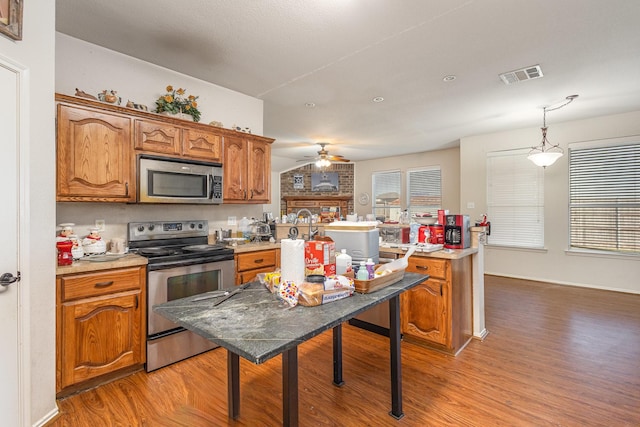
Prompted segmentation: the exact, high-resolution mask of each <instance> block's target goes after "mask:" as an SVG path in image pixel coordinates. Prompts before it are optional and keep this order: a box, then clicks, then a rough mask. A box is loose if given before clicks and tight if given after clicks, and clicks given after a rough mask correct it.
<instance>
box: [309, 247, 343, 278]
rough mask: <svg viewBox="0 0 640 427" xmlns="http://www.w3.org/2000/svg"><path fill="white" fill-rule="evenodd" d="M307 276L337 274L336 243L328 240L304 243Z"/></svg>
mask: <svg viewBox="0 0 640 427" xmlns="http://www.w3.org/2000/svg"><path fill="white" fill-rule="evenodd" d="M304 266H305V269H304V273H305V276H309V275H312V274H323V275H325V276H333V275H335V274H336V243H335V242H333V241H326V240H311V241H307V242H305V243H304Z"/></svg>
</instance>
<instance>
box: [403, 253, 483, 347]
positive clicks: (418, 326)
mask: <svg viewBox="0 0 640 427" xmlns="http://www.w3.org/2000/svg"><path fill="white" fill-rule="evenodd" d="M406 271H408V272H413V273H420V274H428V275H429V279H428V280H425V281H424V282H422V283H420V284H419V285H418V286H416V287H414V288H412V289H410V290H409V291H407V292H405V293H403V294H402V296H401V316H400V322H401V328H402V334H403V338H404V339H405V340H406V341H407V342H413V343H417V344H423V345H426V346H429V347H432V348H435V349H438V350H442V351H445V352H447V353H451V354H456V353H458V352H459V351H460V350H461V349H462V348H464V346H465V345H466V344H467V343H468V342H469V340H470V339H471V336H472V301H471V295H472V294H471V291H472V290H471V257H470V256H467V257H464V258H460V259H451V260H449V259H435V258H427V257H416V256H412V257H410V258H409V266H408V267H407V269H406Z"/></svg>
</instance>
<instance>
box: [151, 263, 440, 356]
mask: <svg viewBox="0 0 640 427" xmlns="http://www.w3.org/2000/svg"><path fill="white" fill-rule="evenodd" d="M426 278H428V276H425V275H422V274H416V273H405V275H404V278H403V279H402V280H401V281H399V282H397V283H394V284H392V285H389V286H387V287H385V288H382V289H380V290H378V291H375V292H372V293H369V294H359V293H354V294H353V296H351V297H348V298H344V299H341V300H338V301H334V302H331V303H328V304H323V305H318V306H315V307H304V306H300V305H298V306H296V307H293V308H290V307H288V306H287V305H286V304H285V303H284V302H282V301H280V300H278V299H277V297H276V295H275V294H272V293H270V292H269V291H268V290H267V288H265V287H264V286H263V285H262V284H260V282H253V283H251V284H250V286H249V287H248V288H247V289H245V290H243V291H241V292H239V293H238V294H236V295H234V296H233V297H231V298H230V299H228V300H226V301H225V302H223V303H221V304H220V305H218V306H215V307H214V306H213V304H214V302H215V300H216V299H215V298H212V299H208V300H202V301H194V299H195V298H197V296H192V297H188V298H183V299H179V300H174V301H169V302H167V303H164V304H160V305H156V306H154V307H153V310H154V311H155V312H156V313H158V314H160V315H162V316H164V317H166V318H168V319H170V320H172V321H173V322H175V323H177V324H179V325H181V326H183V327H185V328H186V329H189V330H191V331H193V332H195V333H197V334H198V335H201V336H203V337H205V338H207V339H209V340H211V341H213V342H215V343H217V344H219V345H220V346H222V347H224V348H226V349H228V350H230V351H232V352H233V353H235V354H237V355H239V356H242V357H243V358H245V359H247V360H249V361H251V362H253V363H256V364H259V363H263V362H265V361H267V360H269V359H271V358H272V357H274V356H277V355H278V354H280V353H282V352H284V351H286V350H289V349H291V348H293V347H295V346H297V345H299V344H302V343H303V342H305V341H306V340H308V339H310V338H313V337H314V336H316V335H319V334H320V333H322V332H324V331H326V330H327V329H331V328H333V327H335V326H337V325H339V324H341V323H343V322H345V321H347V320H349V319H351V318H352V317H354V316H356V315H357V314H359V313H362V312H363V311H365V310H367V309H369V308H371V307H373V306H374V305H376V304H379V303H383V301H388V300H389V299H391V298H393V297H395V296H398V295H399V294H401V293H402V292H404V291H406V290H407V289H410V288H412V287H414V286H415V285H417V284H418V283H420V282H422V281H424V280H425V279H426Z"/></svg>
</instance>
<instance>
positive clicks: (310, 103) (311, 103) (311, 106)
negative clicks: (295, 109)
mask: <svg viewBox="0 0 640 427" xmlns="http://www.w3.org/2000/svg"><path fill="white" fill-rule="evenodd" d="M304 106H305V107H307V108H313V107H315V106H316V104H315V103H313V102H306V103H305V104H304Z"/></svg>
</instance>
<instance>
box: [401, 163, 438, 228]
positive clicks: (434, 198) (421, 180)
mask: <svg viewBox="0 0 640 427" xmlns="http://www.w3.org/2000/svg"><path fill="white" fill-rule="evenodd" d="M407 187H408V191H409V194H408V197H407V200H408V201H409V206H408V210H409V216H413V214H415V213H422V212H429V213H430V214H431V215H433V216H437V215H438V209H442V188H441V176H440V167H433V168H425V169H417V170H411V171H408V172H407Z"/></svg>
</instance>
